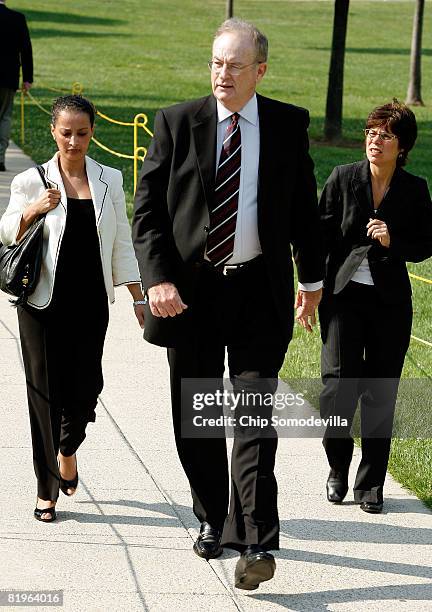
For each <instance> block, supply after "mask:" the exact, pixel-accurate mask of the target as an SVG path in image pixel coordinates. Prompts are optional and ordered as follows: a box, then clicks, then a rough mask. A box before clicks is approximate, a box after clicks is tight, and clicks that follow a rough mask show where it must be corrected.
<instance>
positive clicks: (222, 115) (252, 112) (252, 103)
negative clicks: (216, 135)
mask: <svg viewBox="0 0 432 612" xmlns="http://www.w3.org/2000/svg"><path fill="white" fill-rule="evenodd" d="M216 103H217V113H218V123H221V122H222V121H225V119H228V117H231V115H232V114H233V112H232V111H230V110H229V109H228V108H226V107H225V106H224V105H223V104H221V102H219V100H217V99H216ZM239 115H240V117H243V119H246V121H249V123H252V125H256V124H257V123H258V101H257V97H256V94H254V95H253V96H252V98H250V100H248V101H247V102H246V104H245V105H244V106H243V108H242V109H241V110H240V111H239Z"/></svg>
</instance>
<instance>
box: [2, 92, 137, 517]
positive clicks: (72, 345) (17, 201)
mask: <svg viewBox="0 0 432 612" xmlns="http://www.w3.org/2000/svg"><path fill="white" fill-rule="evenodd" d="M94 118H95V112H94V107H93V105H92V104H91V102H89V101H88V100H86V99H85V98H82V97H81V96H63V97H61V98H58V99H57V100H56V101H55V102H54V104H53V108H52V125H51V132H52V136H53V138H54V140H55V141H56V144H57V147H58V152H57V153H56V154H55V155H54V157H53V158H52V159H51V160H50V161H48V162H47V163H45V164H43V167H44V170H45V176H46V179H47V182H48V185H49V186H50V187H52V188H49V189H45V187H44V185H43V184H42V181H41V178H40V176H39V173H38V172H37V170H36V168H30V169H29V170H26V171H25V172H22V173H21V174H18V175H17V176H16V177H15V178H14V179H13V181H12V185H11V199H10V202H9V206H8V208H7V210H6V212H5V213H4V215H3V217H2V219H1V221H0V241H1V242H2V243H3V244H5V245H13V244H16V243H17V242H19V241H20V240H21V239H22V237H23V236H24V234H25V232H26V231H27V230H28V228H29V227H30V225H31V224H32V222H33V221H34V220H35V219H36V218H37V217H38V216H39V215H40V214H43V213H46V217H45V225H44V250H43V262H42V270H41V274H40V278H39V282H38V284H37V286H36V289H35V291H34V293H32V295H31V296H30V297H29V299H28V303H27V304H26V305H24V306H19V307H18V321H19V328H20V338H21V348H22V354H23V360H24V367H25V374H26V381H27V397H28V404H29V412H30V424H31V433H32V442H33V462H34V467H35V472H36V477H37V481H38V499H37V503H36V508H35V511H34V516H35V518H37V519H38V520H41V521H43V522H51V521H53V520H55V518H56V511H55V505H56V502H57V498H58V494H59V488H60V489H61V490H62V491H63V492H64V493H65V494H66V495H72V494H73V493H74V492H75V490H76V487H77V485H78V469H77V461H76V454H75V453H76V451H77V449H78V447H79V445H80V444H81V443H82V441H83V440H84V438H85V429H86V426H87V423H88V422H90V421H93V422H94V421H95V418H96V415H95V407H96V404H97V397H98V395H99V394H100V392H101V390H102V387H103V377H102V366H101V362H102V352H103V345H104V340H105V333H106V330H107V325H108V299H109V301H110V302H111V303H112V302H114V286H117V285H127V287H128V289H129V291H130V293H131V295H132V298H133V301H134V309H135V315H136V317H137V319H138V322H139V324H140V325H141V327H143V326H144V308H143V304H144V301H143V300H144V297H143V294H142V291H141V283H140V276H139V272H138V266H137V262H136V259H135V254H134V251H133V246H132V242H131V237H130V228H129V223H128V220H127V216H126V206H125V196H124V192H123V187H122V175H121V172H119V171H118V170H115V169H113V168H109V167H107V166H103V165H102V164H100V163H99V162H96V161H95V160H93V159H91V158H90V157H87V156H86V153H87V150H88V147H89V144H90V140H91V137H92V135H93V131H94ZM107 298H108V299H107Z"/></svg>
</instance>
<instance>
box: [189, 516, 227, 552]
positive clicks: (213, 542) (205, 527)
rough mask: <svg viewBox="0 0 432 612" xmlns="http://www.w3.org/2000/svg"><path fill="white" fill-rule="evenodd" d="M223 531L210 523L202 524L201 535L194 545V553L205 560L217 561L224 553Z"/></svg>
mask: <svg viewBox="0 0 432 612" xmlns="http://www.w3.org/2000/svg"><path fill="white" fill-rule="evenodd" d="M221 535H222V533H221V531H220V530H219V529H215V528H214V527H212V526H211V525H210V524H209V523H206V522H204V523H201V529H200V534H199V536H198V537H197V539H196V541H195V544H194V545H193V550H194V552H195V553H196V554H197V555H198V557H202V558H203V559H216V557H220V555H221V554H222V553H223V548H222V546H221V545H220V540H221Z"/></svg>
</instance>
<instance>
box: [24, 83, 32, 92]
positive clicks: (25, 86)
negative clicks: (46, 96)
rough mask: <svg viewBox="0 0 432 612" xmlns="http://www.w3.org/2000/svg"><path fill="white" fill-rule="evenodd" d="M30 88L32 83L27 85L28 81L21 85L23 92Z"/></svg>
mask: <svg viewBox="0 0 432 612" xmlns="http://www.w3.org/2000/svg"><path fill="white" fill-rule="evenodd" d="M31 86H32V83H29V82H28V81H24V83H23V84H22V88H23V91H24V92H27V91H28V90H29V89H30V87H31Z"/></svg>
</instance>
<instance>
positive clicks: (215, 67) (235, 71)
mask: <svg viewBox="0 0 432 612" xmlns="http://www.w3.org/2000/svg"><path fill="white" fill-rule="evenodd" d="M255 64H262V62H257V61H255V62H252V63H250V64H245V65H244V66H238V65H237V64H225V63H224V62H220V61H218V60H210V61H209V62H208V63H207V65H208V67H209V68H210V70H211V71H212V72H214V73H215V74H219V73H220V72H221V71H222V68H223V67H224V66H225V67H226V70H227V72H229V73H230V75H231V76H238V75H239V74H241V71H242V70H244V69H245V68H249V66H254V65H255Z"/></svg>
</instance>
